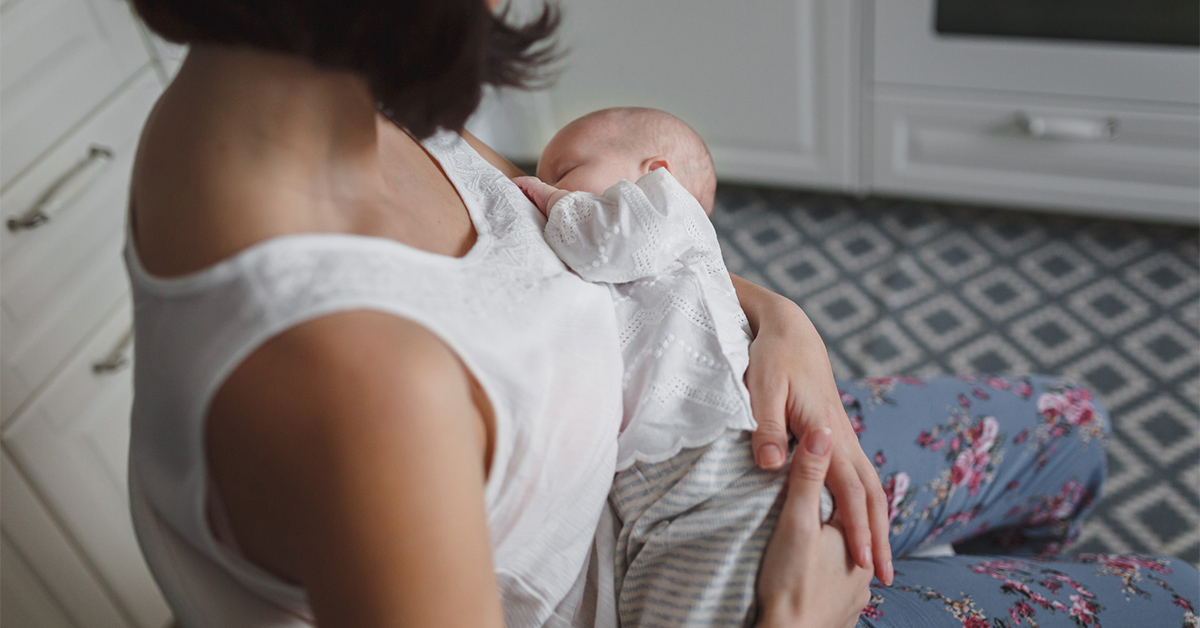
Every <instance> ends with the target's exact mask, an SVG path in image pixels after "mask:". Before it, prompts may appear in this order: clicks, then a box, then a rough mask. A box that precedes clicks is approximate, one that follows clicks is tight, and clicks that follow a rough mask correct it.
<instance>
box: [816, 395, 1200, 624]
mask: <svg viewBox="0 0 1200 628" xmlns="http://www.w3.org/2000/svg"><path fill="white" fill-rule="evenodd" d="M839 388H840V390H841V393H842V403H843V404H844V406H845V408H846V413H847V414H848V415H849V416H850V420H851V422H852V424H853V425H854V429H855V431H856V432H857V433H858V437H859V442H860V443H861V444H862V447H863V450H864V451H865V452H866V453H867V455H868V456H869V457H871V458H872V459H873V460H874V463H875V466H876V470H877V471H878V473H879V477H880V479H881V481H882V482H883V485H884V491H885V493H886V494H887V498H888V502H889V508H888V511H889V512H888V517H889V519H890V522H891V544H892V551H893V553H894V554H895V556H896V560H895V569H896V579H895V582H894V584H893V586H891V587H885V586H883V585H881V584H879V583H878V582H876V583H875V584H873V585H872V589H871V593H872V596H871V603H870V604H869V605H868V606H867V607H866V608H865V609H864V610H863V612H862V616H861V618H860V621H859V624H860V626H864V627H868V628H884V627H894V626H906V627H908V626H911V627H914V628H915V627H920V628H935V627H940V626H968V627H971V628H984V627H991V628H1001V627H1005V628H1008V627H1013V626H1029V627H1031V628H1039V627H1040V628H1050V627H1051V626H1072V627H1095V628H1099V627H1100V626H1108V627H1110V628H1123V627H1135V628H1140V627H1143V626H1145V627H1148V628H1159V627H1168V626H1170V627H1173V626H1185V627H1193V628H1200V620H1197V616H1196V613H1195V611H1194V610H1193V609H1194V606H1193V605H1194V604H1195V603H1196V602H1197V601H1200V600H1198V597H1200V575H1198V574H1197V572H1196V569H1195V568H1194V567H1193V566H1191V565H1190V564H1188V563H1186V562H1184V561H1181V560H1179V559H1175V558H1163V557H1155V556H1116V555H1107V554H1076V555H1058V553H1059V552H1060V551H1062V550H1063V549H1064V548H1065V547H1066V546H1067V545H1068V544H1069V543H1070V542H1071V541H1073V540H1074V539H1075V537H1076V536H1078V533H1079V529H1080V526H1081V524H1082V521H1083V518H1084V517H1085V516H1086V515H1087V513H1088V512H1090V511H1091V510H1092V508H1093V506H1094V505H1095V500H1096V498H1097V497H1098V496H1099V494H1100V487H1101V484H1102V483H1103V482H1104V476H1105V454H1104V446H1105V441H1106V440H1107V438H1108V433H1109V423H1108V417H1107V415H1106V414H1105V412H1104V410H1103V408H1102V407H1101V406H1100V405H1099V403H1098V401H1097V400H1096V399H1095V398H1093V396H1092V394H1091V392H1090V391H1088V390H1087V389H1086V388H1082V387H1080V386H1077V385H1075V384H1073V383H1071V382H1069V381H1066V380H1061V379H1058V378H1052V377H1043V376H1029V377H1021V378H1008V377H937V378H930V379H915V378H904V377H889V378H869V379H863V380H855V381H849V382H839ZM945 543H953V544H954V546H955V549H956V550H957V553H958V555H957V556H944V557H937V558H910V557H907V554H909V553H910V552H913V551H914V550H918V549H920V548H924V547H928V546H933V545H942V544H945Z"/></svg>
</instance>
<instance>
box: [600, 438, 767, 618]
mask: <svg viewBox="0 0 1200 628" xmlns="http://www.w3.org/2000/svg"><path fill="white" fill-rule="evenodd" d="M786 469H787V466H785V467H784V471H763V470H761V469H758V468H757V467H756V466H755V464H754V456H753V453H752V451H751V448H750V435H749V433H742V432H729V433H727V434H726V435H725V436H724V437H722V438H720V439H718V440H717V441H716V442H714V443H712V444H711V445H708V446H705V447H700V448H696V449H690V450H685V451H683V452H681V453H680V454H679V455H677V456H675V457H674V458H671V459H670V460H667V461H664V462H660V463H655V464H636V465H634V466H632V467H630V468H629V469H627V470H625V471H622V472H621V473H619V474H617V479H616V483H615V484H614V486H613V490H612V492H611V493H610V496H609V501H610V502H611V503H612V506H613V511H614V512H615V513H616V515H617V525H619V526H620V532H619V534H618V538H617V557H616V596H617V612H618V615H619V617H620V620H621V625H622V626H626V627H633V626H639V627H640V626H738V625H743V624H744V623H747V622H748V621H750V620H751V619H752V617H753V609H754V584H755V578H756V576H757V574H758V566H759V563H760V562H761V560H762V554H763V550H764V549H765V548H766V545H767V541H769V540H770V537H771V532H772V531H773V530H774V529H775V522H776V520H777V518H778V514H779V508H780V506H781V505H782V492H781V489H782V487H783V482H784V479H785V477H786Z"/></svg>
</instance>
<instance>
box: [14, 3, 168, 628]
mask: <svg viewBox="0 0 1200 628" xmlns="http://www.w3.org/2000/svg"><path fill="white" fill-rule="evenodd" d="M0 18H2V19H3V24H2V27H0V28H2V29H3V33H2V35H3V37H2V41H0V55H2V56H0V65H2V68H0V69H2V79H0V81H2V89H3V92H2V94H0V132H2V133H3V139H2V153H0V178H2V181H0V343H2V345H3V349H4V350H3V352H2V353H0V419H2V420H0V444H2V447H0V484H2V485H3V487H2V488H0V491H2V492H3V502H0V553H2V554H3V558H2V559H0V570H2V572H3V573H2V574H0V624H3V625H4V626H13V627H14V628H17V627H20V628H67V627H72V628H163V626H166V625H168V624H169V623H170V622H171V614H170V611H169V610H168V608H167V606H166V604H165V602H164V601H163V599H162V596H161V594H160V593H159V591H158V588H157V586H156V585H155V584H154V581H153V580H152V578H151V577H150V574H149V571H148V570H147V568H146V565H145V562H144V560H143V559H142V556H141V553H140V551H139V549H138V547H137V544H136V541H135V540H134V536H133V528H132V524H131V522H130V516H129V502H128V496H127V491H126V474H125V466H126V457H127V452H128V447H129V410H130V405H131V400H132V383H131V378H130V373H129V372H128V370H127V368H128V360H129V359H131V358H130V357H129V350H130V348H131V347H129V342H130V339H131V333H130V330H131V325H132V314H131V311H130V307H129V297H128V290H129V289H128V284H127V280H126V277H125V271H124V268H123V265H122V261H121V246H122V244H123V241H124V230H125V216H126V208H127V206H128V190H129V173H130V169H131V166H132V162H133V156H134V152H135V149H136V145H137V139H138V135H139V133H140V131H141V127H142V124H143V123H144V122H145V119H146V116H147V114H148V112H149V110H150V107H151V106H152V105H153V103H154V101H155V99H156V98H157V97H158V95H159V93H161V91H162V87H163V76H164V74H165V72H160V71H156V68H159V67H163V66H162V63H161V62H159V60H158V59H157V58H156V52H154V51H155V48H153V46H152V45H150V42H149V41H147V40H144V39H143V35H142V33H141V32H140V27H139V25H138V24H137V22H136V21H135V19H134V17H133V15H132V13H131V12H130V10H129V7H128V6H127V5H126V3H125V2H124V1H123V0H6V1H5V2H3V4H0ZM122 366H124V368H122Z"/></svg>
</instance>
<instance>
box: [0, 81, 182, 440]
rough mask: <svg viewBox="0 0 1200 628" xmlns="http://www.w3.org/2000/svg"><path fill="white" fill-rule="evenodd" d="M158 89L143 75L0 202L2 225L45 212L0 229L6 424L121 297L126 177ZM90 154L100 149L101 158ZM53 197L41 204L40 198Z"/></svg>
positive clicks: (0, 402)
mask: <svg viewBox="0 0 1200 628" xmlns="http://www.w3.org/2000/svg"><path fill="white" fill-rule="evenodd" d="M161 91H162V85H161V84H160V83H159V80H158V77H157V76H156V75H155V74H154V72H152V71H150V69H149V68H148V67H147V68H143V69H142V71H141V72H140V73H139V74H138V75H137V78H136V79H135V80H134V81H133V83H132V84H131V85H130V86H129V87H128V88H127V89H124V90H122V91H121V93H120V94H119V95H117V96H116V97H115V98H114V99H113V100H112V102H111V104H110V106H107V107H104V108H103V109H102V110H101V111H100V112H99V113H98V114H97V115H96V116H94V117H92V118H91V119H89V120H88V121H87V122H85V123H84V124H83V125H82V126H81V128H80V129H79V130H78V131H77V132H76V133H72V134H71V135H69V136H68V137H67V138H65V139H64V140H62V141H61V142H60V143H59V145H58V147H57V148H55V149H54V150H53V151H51V152H50V154H49V155H48V156H46V157H45V158H44V159H42V160H41V161H40V162H39V163H38V165H37V166H36V167H35V168H33V169H31V170H30V171H29V172H28V173H27V174H26V176H23V177H21V178H20V179H19V180H18V181H17V182H15V183H14V184H13V186H12V187H11V188H10V189H9V190H7V191H6V192H5V193H4V194H3V195H0V212H2V217H3V219H4V220H5V221H7V220H10V219H18V218H19V217H21V216H22V215H24V214H26V213H27V212H29V211H30V209H31V208H34V207H37V206H39V204H40V205H41V206H43V207H45V208H46V209H45V213H46V214H47V215H48V218H47V219H46V221H45V222H42V223H39V224H37V225H36V226H33V227H31V228H25V229H19V230H16V231H13V230H12V229H9V228H4V229H2V230H0V286H2V289H3V297H4V298H3V300H0V337H3V340H4V353H3V355H2V356H0V391H2V392H3V394H2V395H0V408H2V410H3V417H4V419H5V420H6V421H7V420H9V419H10V418H11V417H12V415H13V413H14V412H15V411H16V410H17V409H18V408H20V407H21V406H22V405H23V404H24V403H25V402H26V401H27V400H28V398H29V395H30V394H32V393H33V391H34V390H35V389H36V387H37V386H38V385H39V384H42V383H44V382H46V380H47V377H49V376H50V374H51V373H53V372H54V371H55V369H57V368H59V367H60V366H61V365H62V363H63V360H64V359H65V358H66V357H67V356H68V355H69V354H70V353H71V352H72V351H74V350H75V349H77V348H78V346H79V343H80V341H82V340H83V338H84V336H85V335H87V334H88V333H89V332H90V331H91V330H92V329H93V328H94V327H95V326H96V324H97V323H98V322H99V320H100V317H101V316H102V315H103V314H104V313H106V312H109V311H111V310H112V308H113V306H115V305H116V303H117V299H118V298H120V296H121V295H122V294H124V293H125V292H126V291H127V290H128V281H127V280H126V278H125V271H124V267H123V265H122V261H121V245H122V243H123V242H124V239H125V213H126V205H127V203H126V201H127V199H128V197H129V174H130V170H131V168H132V165H133V154H134V151H135V150H136V148H137V138H138V134H139V132H140V131H141V128H142V123H143V122H144V121H145V119H146V115H147V114H148V113H149V111H150V107H151V106H152V105H153V104H154V101H155V99H156V98H157V97H158V94H159V92H161ZM97 151H105V152H103V153H100V152H97ZM51 190H57V193H50V196H51V198H50V199H49V201H48V202H47V194H48V193H49V191H51Z"/></svg>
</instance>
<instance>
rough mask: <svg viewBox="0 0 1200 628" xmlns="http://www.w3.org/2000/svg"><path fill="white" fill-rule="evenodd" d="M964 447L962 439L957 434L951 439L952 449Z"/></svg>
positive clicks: (956, 449)
mask: <svg viewBox="0 0 1200 628" xmlns="http://www.w3.org/2000/svg"><path fill="white" fill-rule="evenodd" d="M961 447H962V439H961V438H959V437H957V436H955V437H954V438H951V439H950V451H958V450H959V448H961Z"/></svg>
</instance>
